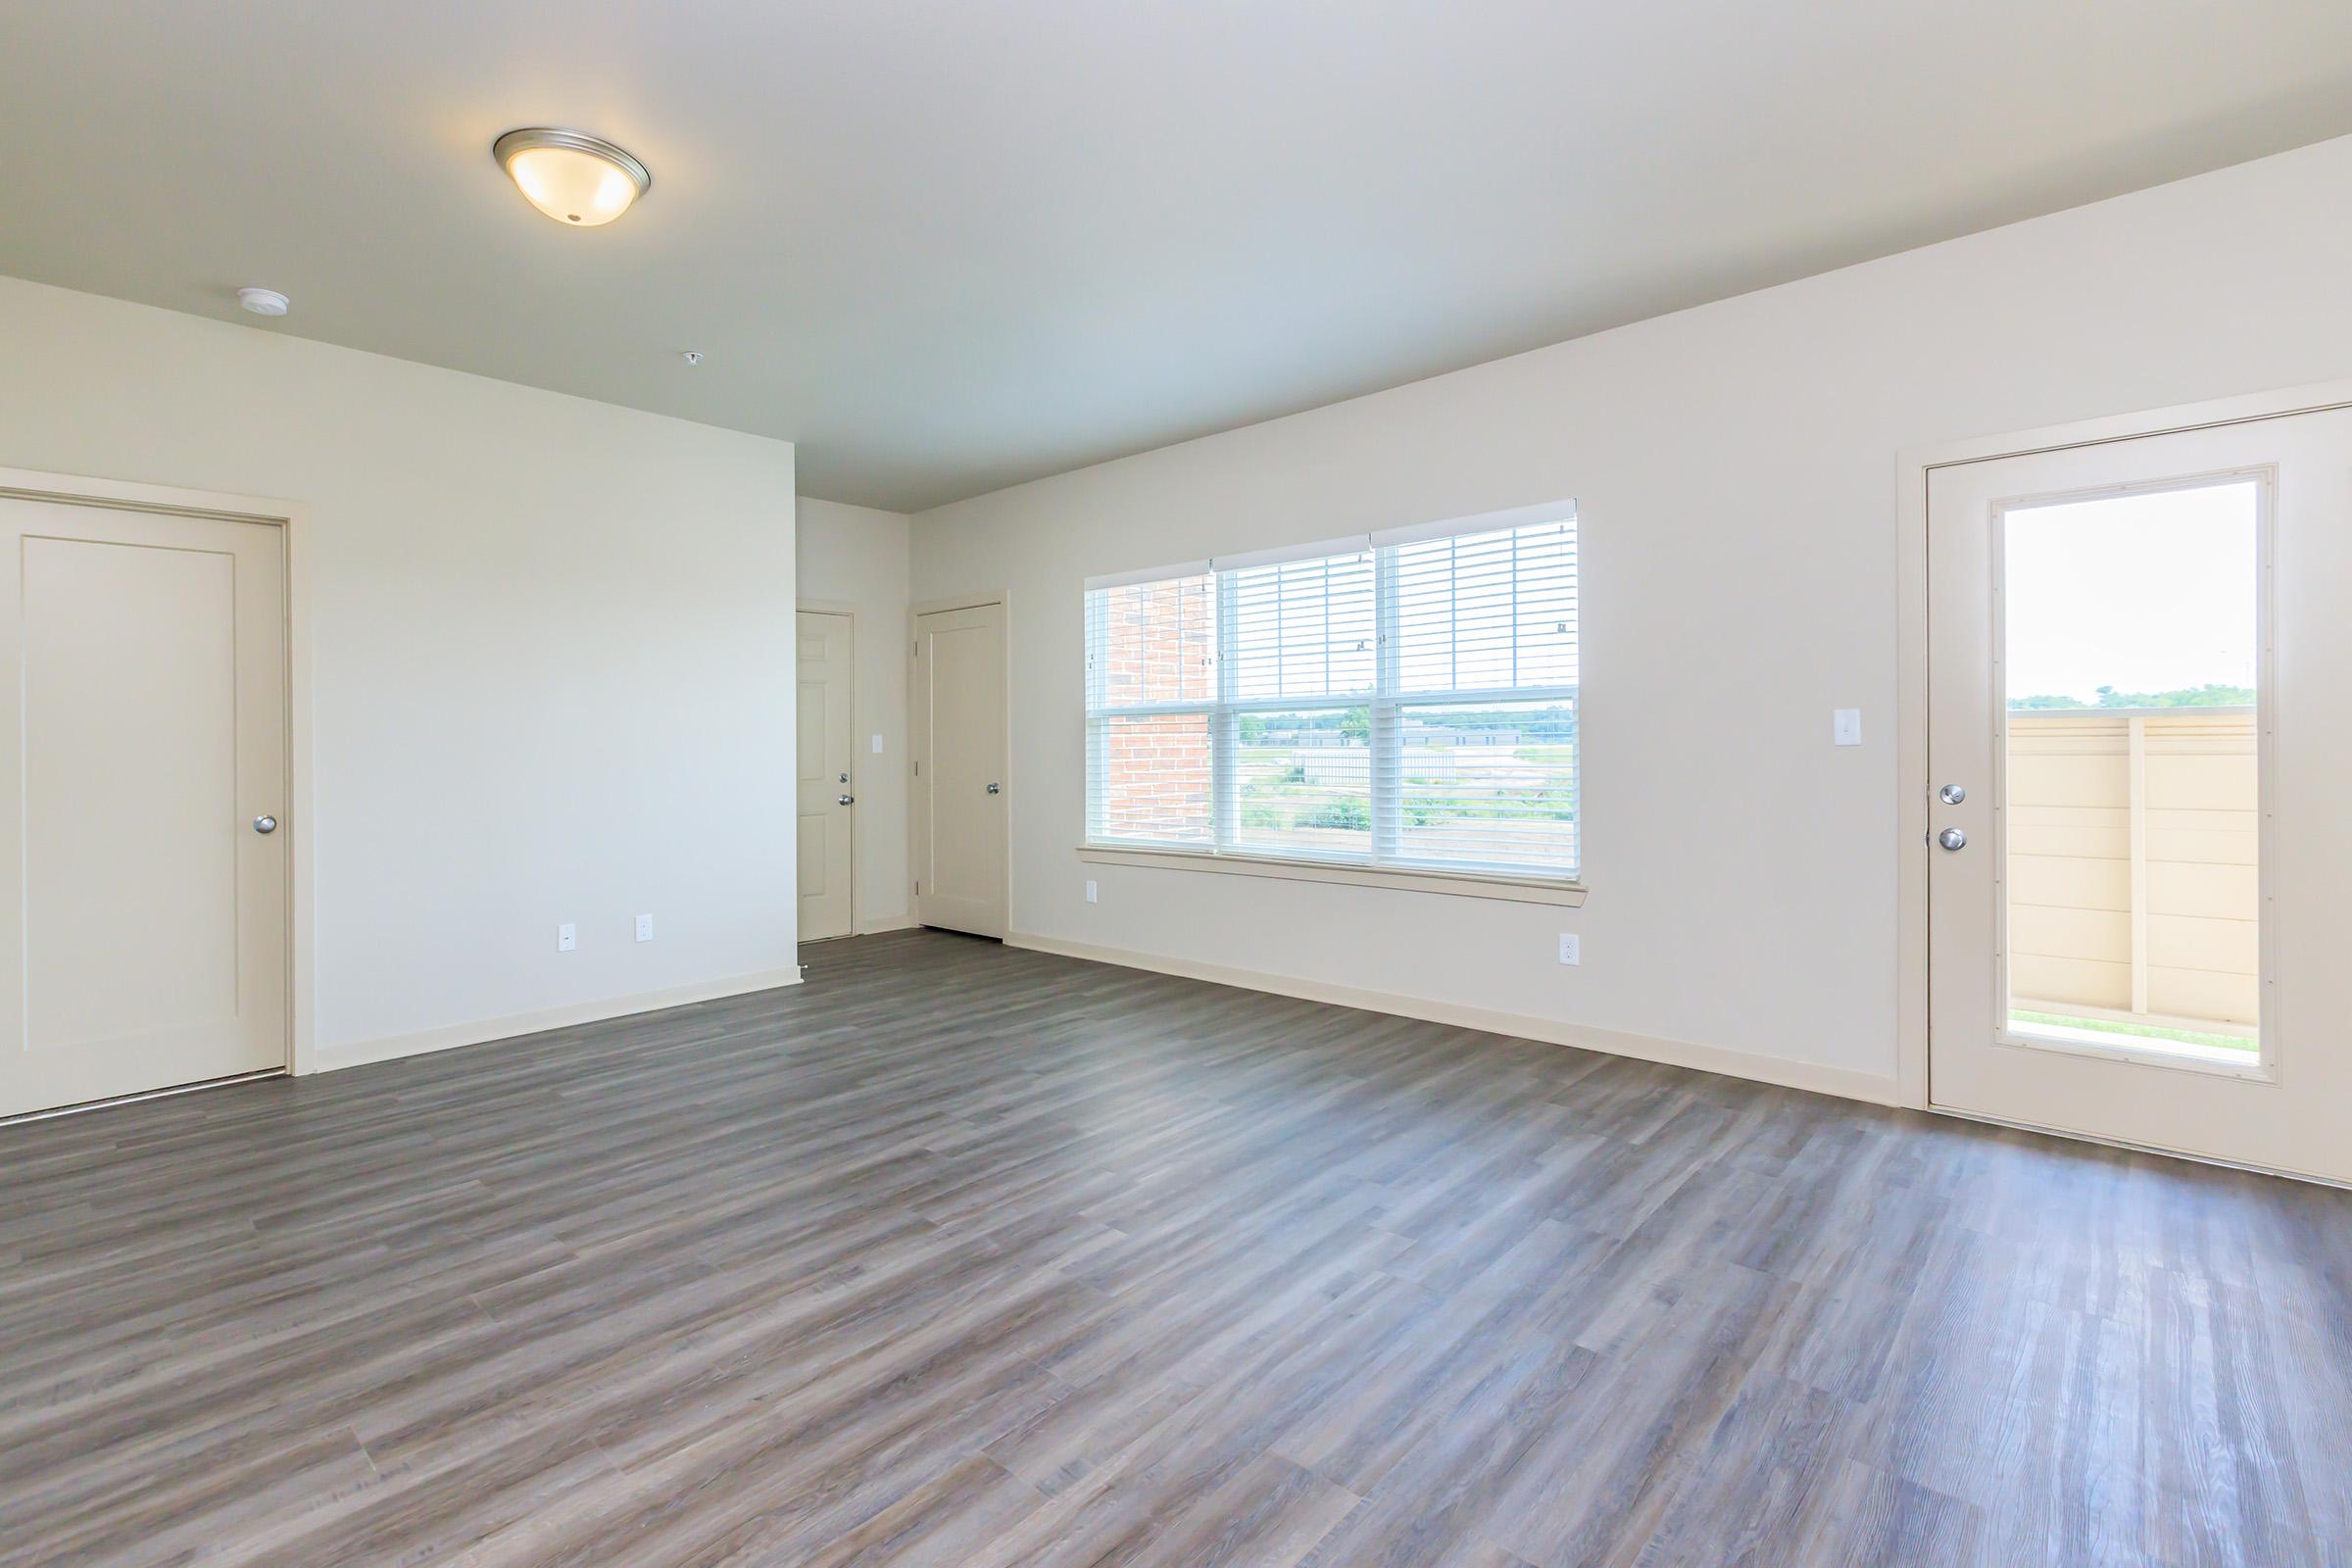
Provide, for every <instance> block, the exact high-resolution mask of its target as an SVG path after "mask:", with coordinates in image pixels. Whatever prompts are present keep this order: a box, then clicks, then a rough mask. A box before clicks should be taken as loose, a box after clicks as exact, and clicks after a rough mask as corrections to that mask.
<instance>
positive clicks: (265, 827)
mask: <svg viewBox="0 0 2352 1568" xmlns="http://www.w3.org/2000/svg"><path fill="white" fill-rule="evenodd" d="M253 830H254V831H255V832H256V833H274V832H276V831H277V818H276V817H274V816H257V817H255V818H254V819H253Z"/></svg>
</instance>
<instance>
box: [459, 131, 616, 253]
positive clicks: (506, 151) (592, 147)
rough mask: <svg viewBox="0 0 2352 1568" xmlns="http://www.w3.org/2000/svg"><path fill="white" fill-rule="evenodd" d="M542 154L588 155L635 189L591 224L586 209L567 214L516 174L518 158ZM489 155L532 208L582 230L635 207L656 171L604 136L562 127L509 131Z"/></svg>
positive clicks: (611, 219)
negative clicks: (624, 178) (512, 181)
mask: <svg viewBox="0 0 2352 1568" xmlns="http://www.w3.org/2000/svg"><path fill="white" fill-rule="evenodd" d="M540 151H558V152H567V153H580V154H585V155H586V156H587V157H589V158H591V159H594V160H596V161H597V162H598V163H601V164H604V165H605V166H607V167H608V168H611V169H616V170H618V171H619V172H621V173H622V174H625V175H626V176H628V181H629V184H630V185H631V186H632V187H634V188H633V189H632V190H631V191H630V193H629V197H628V200H626V201H625V202H623V203H621V204H620V206H619V207H618V208H616V209H614V210H613V211H612V212H611V213H610V214H608V215H607V216H605V217H602V218H598V219H596V220H595V221H593V222H592V221H589V219H588V218H587V216H586V211H585V209H583V210H582V211H580V212H571V211H566V210H565V206H564V204H561V203H552V202H551V201H550V200H549V199H548V198H547V197H545V196H543V194H542V193H540V192H536V191H533V190H532V189H531V187H530V186H529V185H527V184H525V183H524V182H523V179H522V177H521V176H520V175H519V174H517V173H516V172H515V160H516V159H517V158H519V157H521V156H522V155H523V154H525V153H531V152H540ZM490 156H491V157H492V158H493V159H495V160H496V161H497V163H498V167H499V168H500V169H502V170H504V171H506V174H507V177H508V178H509V179H512V180H514V181H515V188H516V189H518V190H520V191H521V192H522V194H523V197H524V199H525V200H527V201H528V202H530V204H531V205H532V206H533V207H536V208H538V209H539V211H541V212H543V213H545V214H547V216H548V217H550V218H553V219H555V220H556V221H558V222H561V223H571V224H577V225H579V226H580V227H583V228H590V227H595V226H597V225H598V224H602V223H609V222H611V221H613V219H616V218H618V217H620V215H621V214H622V213H625V212H627V211H628V210H629V209H630V208H631V207H633V206H635V205H636V203H637V198H638V197H640V196H643V195H644V194H645V193H646V192H647V191H649V190H651V189H653V186H654V176H653V172H651V171H650V170H648V169H647V168H646V167H645V165H644V164H642V163H640V162H638V160H637V157H636V155H635V154H634V153H631V152H630V151H629V150H628V149H627V148H625V147H621V146H618V145H616V144H614V143H613V142H609V141H607V140H605V139H604V138H603V137H602V136H591V135H589V134H588V133H587V132H586V131H584V130H569V129H566V128H564V127H563V126H561V125H525V126H523V127H521V128H520V129H517V130H510V131H508V132H507V133H506V134H505V135H503V136H501V137H499V138H498V140H496V141H494V142H492V143H491V144H490Z"/></svg>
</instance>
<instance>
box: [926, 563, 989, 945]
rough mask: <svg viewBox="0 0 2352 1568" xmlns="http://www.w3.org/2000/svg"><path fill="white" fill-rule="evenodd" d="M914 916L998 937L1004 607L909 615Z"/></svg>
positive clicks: (982, 606) (958, 929) (961, 929)
mask: <svg viewBox="0 0 2352 1568" xmlns="http://www.w3.org/2000/svg"><path fill="white" fill-rule="evenodd" d="M913 729H914V748H913V749H914V843H913V852H914V866H915V870H914V881H915V892H914V917H915V919H916V921H917V922H918V923H920V924H923V925H932V926H944V927H946V928H947V929H949V930H951V931H969V932H972V933H974V934H975V935H979V936H988V937H1003V936H1004V935H1005V792H1006V790H1007V789H1008V787H1009V786H1008V784H1007V781H1006V779H1005V607H1004V606H1003V605H1001V604H996V605H973V606H970V607H968V608H965V609H961V610H943V611H938V612H935V613H930V614H925V615H919V616H917V617H916V618H915V630H914V713H913Z"/></svg>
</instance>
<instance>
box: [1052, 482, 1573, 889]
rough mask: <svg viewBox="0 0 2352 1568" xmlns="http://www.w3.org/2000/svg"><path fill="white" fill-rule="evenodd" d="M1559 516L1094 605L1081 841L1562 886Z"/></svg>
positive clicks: (1568, 514)
mask: <svg viewBox="0 0 2352 1568" xmlns="http://www.w3.org/2000/svg"><path fill="white" fill-rule="evenodd" d="M1577 681H1578V672H1577V636H1576V512H1575V508H1574V507H1573V506H1570V505H1566V504H1562V505H1560V506H1555V507H1545V508H1535V509H1529V510H1527V511H1524V512H1520V513H1513V514H1508V515H1501V516H1496V517H1489V518H1482V519H1472V520H1470V521H1467V522H1463V523H1454V524H1447V525H1444V526H1441V527H1435V528H1424V529H1404V530H1397V531H1396V532H1394V533H1389V534H1375V535H1369V536H1362V537H1359V538H1358V539H1356V540H1353V541H1344V542H1340V543H1335V544H1328V545H1322V546H1317V547H1314V548H1313V549H1310V550H1300V551H1283V552H1269V553H1267V554H1264V555H1259V556H1252V557H1246V558H1243V559H1241V560H1239V561H1231V560H1228V561H1216V562H1206V563H1201V564H1199V565H1196V566H1191V567H1183V568H1175V569H1171V570H1169V571H1167V572H1164V573H1156V574H1146V575H1140V576H1135V577H1128V578H1120V579H1103V580H1098V581H1096V582H1094V583H1091V584H1089V586H1088V589H1087V595H1086V725H1087V781H1086V782H1087V788H1086V810H1087V826H1086V831H1087V840H1088V842H1089V843H1091V844H1097V845H1103V846H1109V847H1117V846H1126V847H1130V848H1138V847H1141V848H1149V847H1154V846H1156V847H1160V848H1169V849H1182V850H1190V851H1195V852H1199V853H1206V854H1230V855H1246V856H1250V857H1258V858H1264V857H1274V858H1302V859H1316V860H1336V861H1342V862H1356V863H1362V864H1368V865H1393V866H1397V867H1401V868H1409V869H1414V870H1462V871H1483V872H1489V873H1503V874H1514V875H1521V876H1540V877H1545V878H1557V879H1560V880H1563V881H1566V880H1573V879H1574V877H1575V876H1576V874H1577V869H1578V864H1579V847H1580V846H1579V828H1580V810H1579V801H1578V797H1577V761H1578V756H1579V739H1578V727H1577Z"/></svg>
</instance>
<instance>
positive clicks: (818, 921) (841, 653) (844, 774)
mask: <svg viewBox="0 0 2352 1568" xmlns="http://www.w3.org/2000/svg"><path fill="white" fill-rule="evenodd" d="M850 640H851V629H850V617H849V616H847V615H837V614H831V613H825V612H822V611H814V610H804V611H802V612H801V619H800V659H799V684H800V704H799V708H798V710H797V711H796V713H795V722H796V725H797V732H798V735H799V745H798V748H797V750H798V754H799V758H800V766H799V773H800V784H799V789H800V806H799V809H800V878H801V940H802V941H803V942H821V941H823V940H825V939H826V938H828V937H846V936H848V935H849V934H850V931H851V929H852V928H853V926H854V925H855V923H856V920H857V908H856V897H857V895H856V892H855V888H856V886H857V875H858V872H857V842H856V832H855V827H854V823H855V821H856V816H855V812H856V810H857V787H856V784H855V781H854V775H855V773H856V768H855V767H854V766H853V762H854V760H855V758H854V754H853V752H852V750H851V735H850V722H851V720H850Z"/></svg>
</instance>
